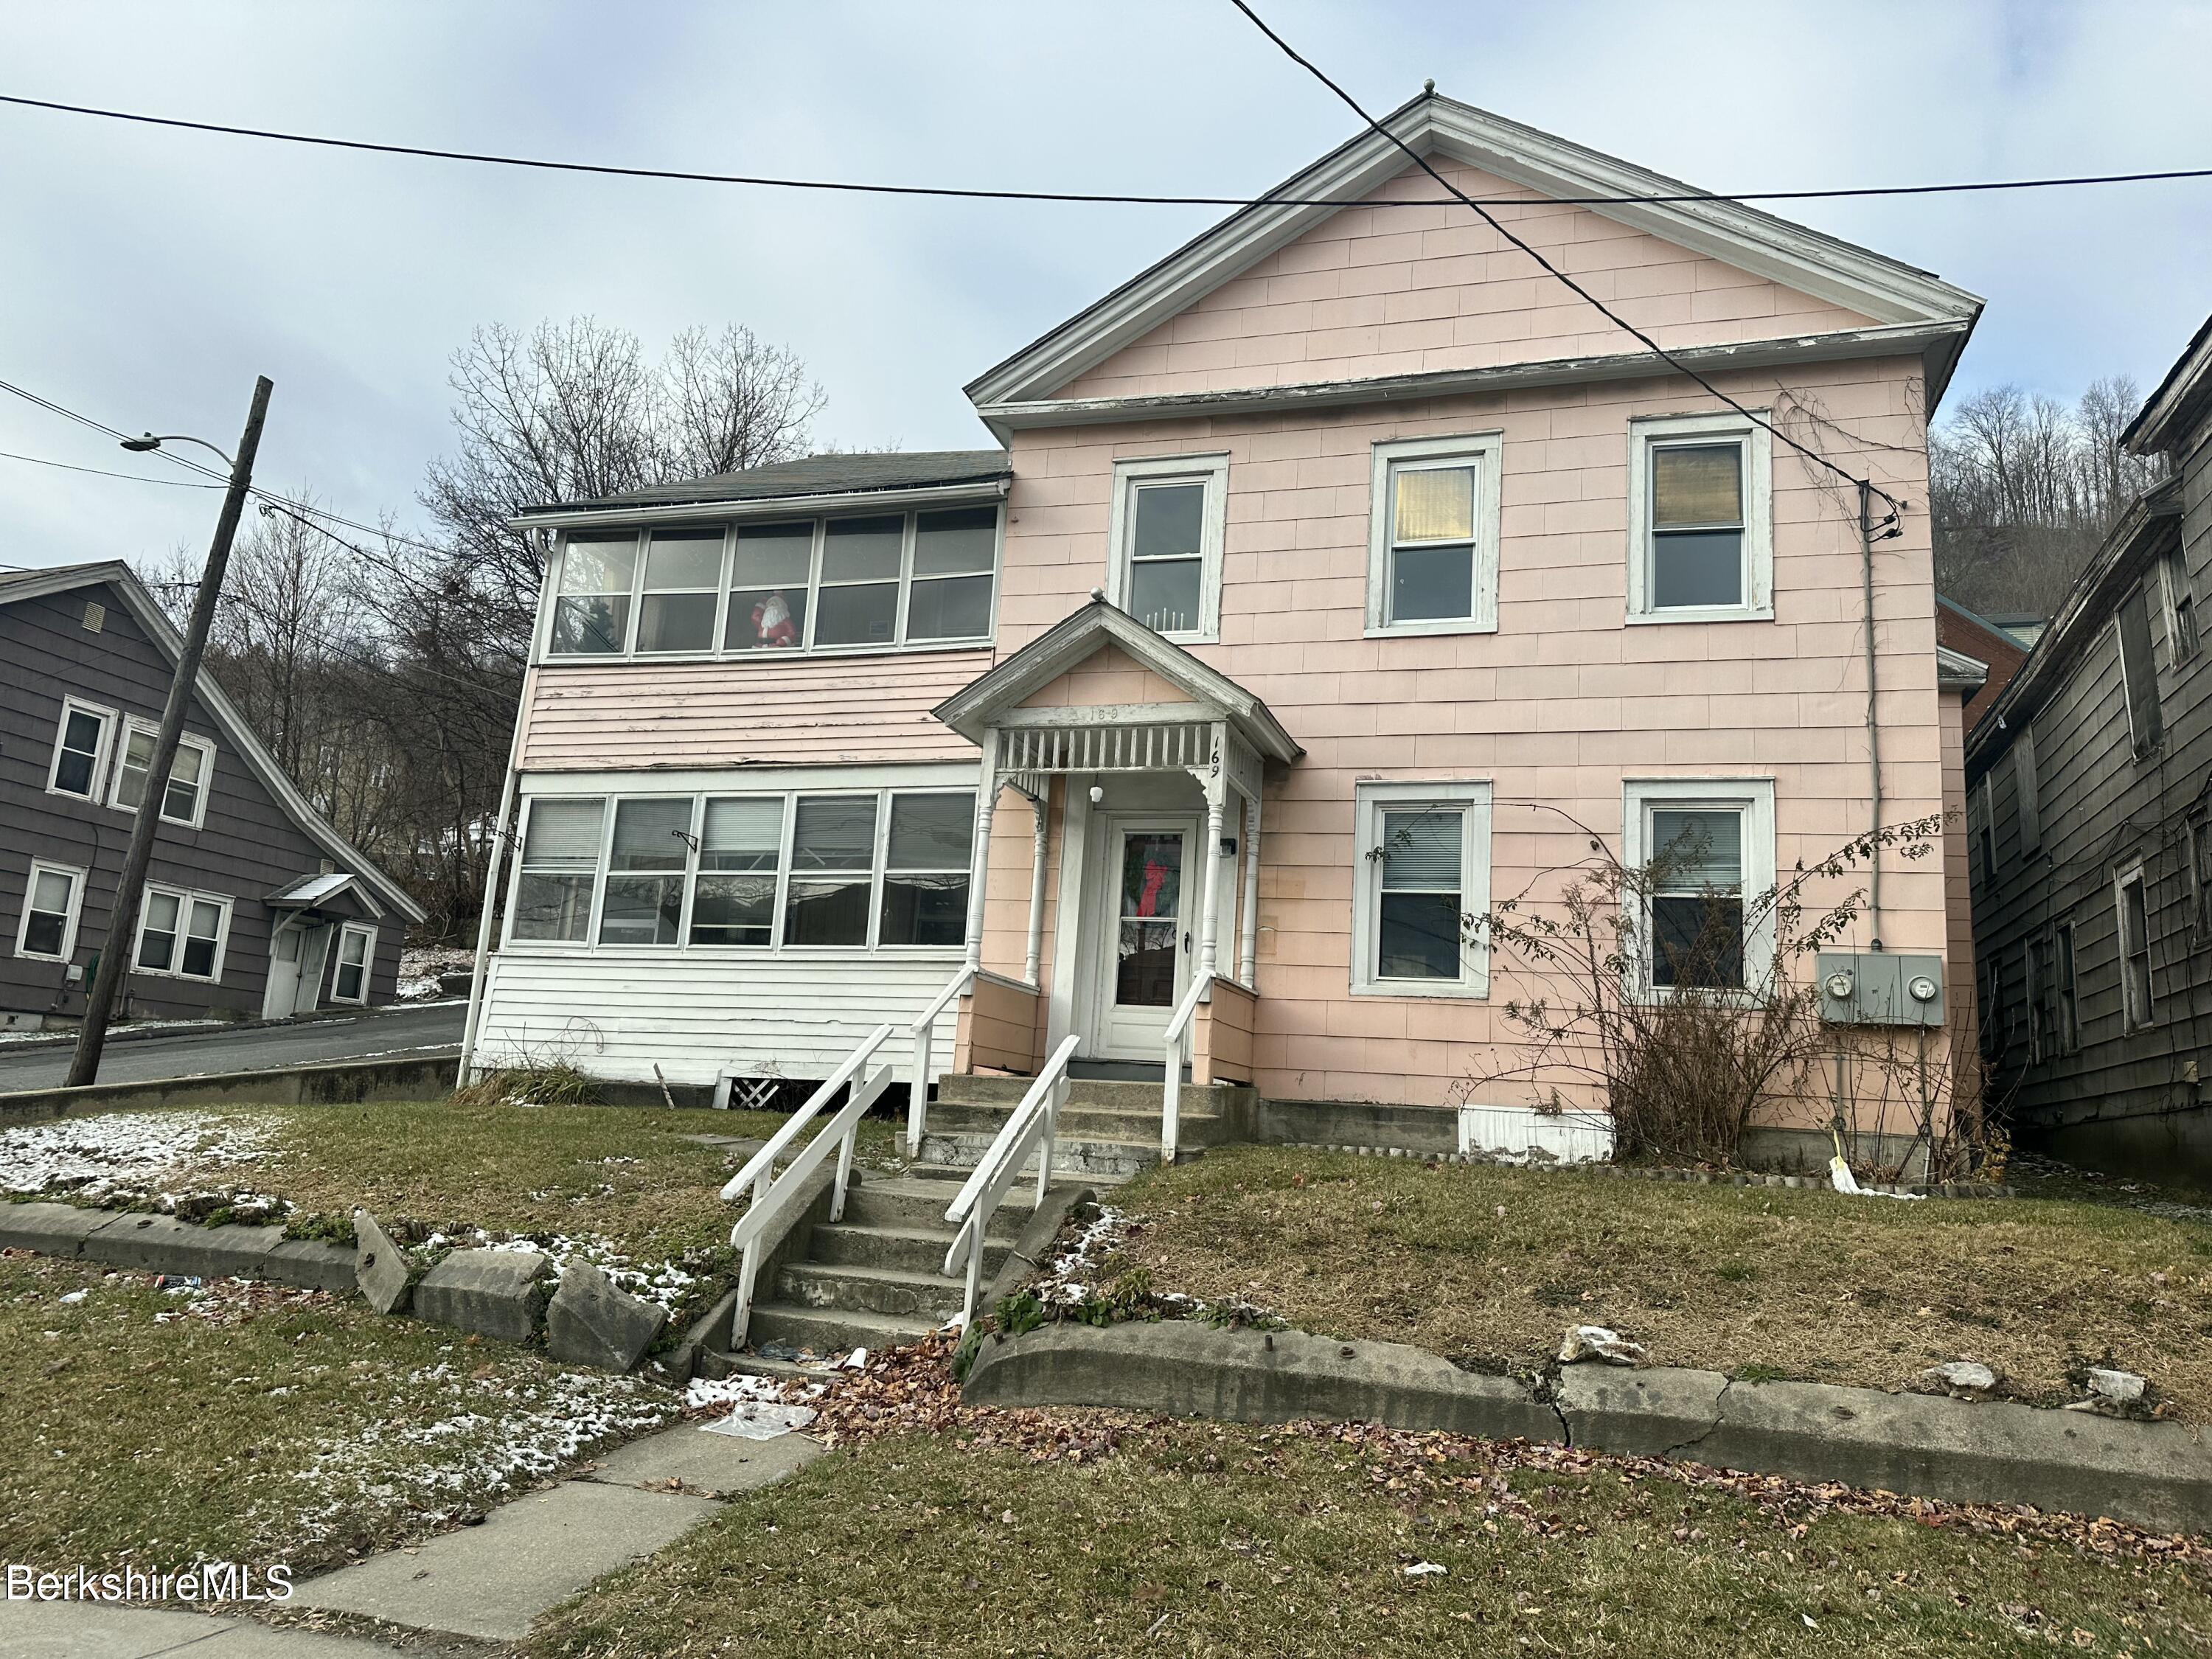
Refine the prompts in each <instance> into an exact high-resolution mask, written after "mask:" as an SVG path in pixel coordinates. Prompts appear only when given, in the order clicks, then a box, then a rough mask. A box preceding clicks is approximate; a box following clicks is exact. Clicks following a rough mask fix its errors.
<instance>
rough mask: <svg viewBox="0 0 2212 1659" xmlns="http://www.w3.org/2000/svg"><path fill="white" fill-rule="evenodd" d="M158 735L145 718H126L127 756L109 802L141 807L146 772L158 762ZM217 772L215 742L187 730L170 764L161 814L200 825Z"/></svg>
mask: <svg viewBox="0 0 2212 1659" xmlns="http://www.w3.org/2000/svg"><path fill="white" fill-rule="evenodd" d="M158 735H159V733H158V732H156V730H155V727H154V726H151V725H149V724H148V723H147V722H146V721H144V720H129V721H127V722H125V736H124V739H123V758H122V759H121V761H120V762H118V763H117V765H116V768H115V785H114V789H113V791H112V794H111V795H110V797H109V800H108V805H111V806H117V807H120V808H122V809H123V810H124V811H127V812H135V811H137V810H138V805H139V803H140V802H142V801H143V800H144V799H146V774H147V773H148V772H149V770H150V769H152V767H153V764H154V743H155V738H156V737H157V736H158ZM214 775H215V745H214V744H211V743H210V742H209V741H208V740H207V739H206V738H196V737H193V736H192V735H191V733H190V732H186V733H185V734H184V735H183V736H182V737H181V738H179V739H178V742H177V757H176V759H175V760H173V761H172V762H171V763H170V764H169V785H168V787H167V788H166V789H164V790H163V791H162V792H161V817H163V818H164V819H165V820H167V822H168V823H181V824H185V825H188V826H190V827H191V828H192V829H198V828H199V827H200V825H201V824H202V823H204V822H205V820H206V817H207V796H208V781H209V780H210V778H211V777H213V776H214Z"/></svg>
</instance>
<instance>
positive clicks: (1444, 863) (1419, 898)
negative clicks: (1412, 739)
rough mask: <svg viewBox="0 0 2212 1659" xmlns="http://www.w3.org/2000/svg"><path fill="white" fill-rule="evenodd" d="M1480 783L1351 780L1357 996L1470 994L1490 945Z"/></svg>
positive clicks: (1485, 810)
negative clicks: (1486, 933) (1354, 798)
mask: <svg viewBox="0 0 2212 1659" xmlns="http://www.w3.org/2000/svg"><path fill="white" fill-rule="evenodd" d="M1490 802H1491V786H1490V785H1489V784H1487V783H1427V782H1415V783H1363V784H1360V785H1358V787H1357V813H1356V817H1357V820H1358V857H1359V867H1358V871H1357V872H1355V873H1354V877H1353V885H1352V895H1353V896H1352V929H1353V938H1352V991H1353V993H1354V994H1357V995H1361V996H1394V997H1480V996H1486V995H1488V994H1489V992H1490V953H1489V949H1488V945H1487V941H1486V939H1485V938H1484V936H1483V929H1482V927H1481V926H1480V922H1479V921H1472V920H1471V919H1474V918H1480V917H1481V916H1482V915H1484V914H1485V913H1486V911H1487V910H1488V909H1489V908H1490Z"/></svg>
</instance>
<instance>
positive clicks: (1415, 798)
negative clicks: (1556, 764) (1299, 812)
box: [1352, 779, 1492, 998]
mask: <svg viewBox="0 0 2212 1659" xmlns="http://www.w3.org/2000/svg"><path fill="white" fill-rule="evenodd" d="M1352 791H1353V799H1354V802H1355V809H1354V810H1355V814H1356V820H1357V825H1358V835H1357V839H1356V841H1355V842H1354V845H1353V849H1352V853H1353V857H1354V858H1355V859H1356V860H1357V861H1358V863H1357V867H1356V869H1355V870H1354V872H1353V874H1352V995H1354V996H1356V997H1362V996H1364V997H1460V998H1483V997H1487V996H1488V995H1489V994H1490V945H1489V940H1488V939H1487V938H1486V936H1482V935H1481V933H1480V929H1478V930H1475V934H1474V936H1470V934H1469V933H1468V932H1465V931H1462V933H1461V935H1460V959H1459V969H1460V976H1459V977H1458V978H1457V979H1455V980H1411V979H1384V978H1382V977H1380V976H1379V975H1377V974H1376V971H1375V954H1376V944H1377V933H1376V930H1377V929H1378V928H1379V927H1380V926H1381V925H1382V915H1383V900H1382V888H1383V860H1381V859H1379V858H1376V857H1374V856H1372V855H1373V854H1374V853H1375V852H1376V850H1377V849H1379V848H1381V846H1382V844H1383V810H1384V809H1385V808H1386V807H1391V808H1403V807H1406V806H1421V805H1437V806H1449V807H1453V808H1455V809H1456V810H1458V811H1459V812H1460V815H1461V817H1460V829H1461V842H1460V913H1461V914H1462V915H1470V916H1477V917H1480V916H1484V915H1487V914H1488V913H1489V910H1490V819H1491V793H1492V791H1491V785H1490V784H1489V783H1488V782H1487V781H1483V780H1476V779H1466V780H1438V781H1404V782H1390V783H1355V784H1354V785H1353V786H1352Z"/></svg>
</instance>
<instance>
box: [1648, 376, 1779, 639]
mask: <svg viewBox="0 0 2212 1659" xmlns="http://www.w3.org/2000/svg"><path fill="white" fill-rule="evenodd" d="M1772 471H1773V467H1772V445H1771V439H1770V435H1769V434H1768V432H1767V431H1766V429H1765V428H1764V427H1762V426H1759V425H1758V424H1757V423H1756V422H1751V421H1748V420H1746V419H1745V418H1744V417H1743V416H1740V415H1735V414H1728V415H1691V416H1667V417H1664V418H1661V419H1652V420H1639V421H1634V422H1631V423H1630V427H1629V450H1628V475H1629V476H1628V501H1629V563H1628V617H1629V620H1630V621H1632V622H1705V621H1713V622H1718V621H1735V620H1742V619H1747V618H1759V617H1772V615H1773V614H1774V611H1773V591H1774V540H1773V513H1772V507H1771V489H1772V486H1771V478H1772Z"/></svg>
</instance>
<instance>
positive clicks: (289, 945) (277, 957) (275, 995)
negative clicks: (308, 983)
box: [261, 916, 305, 1019]
mask: <svg viewBox="0 0 2212 1659" xmlns="http://www.w3.org/2000/svg"><path fill="white" fill-rule="evenodd" d="M304 933H305V930H304V929H303V928H302V927H301V926H300V924H299V923H298V922H296V921H293V920H292V919H291V918H290V917H289V916H288V917H286V918H285V919H284V920H283V921H280V922H278V923H277V924H276V932H274V933H271V934H270V936H269V986H268V988H267V989H266V990H265V991H264V992H263V993H262V994H261V1018H264V1019H289V1018H291V1015H292V1005H293V1003H294V1001H295V1000H296V999H297V998H298V996H299V994H300V940H301V937H302V936H303V934H304Z"/></svg>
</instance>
